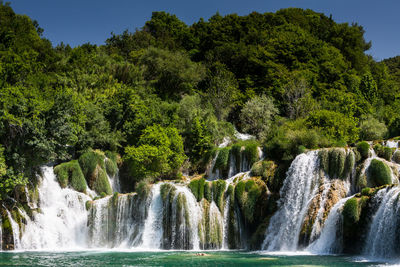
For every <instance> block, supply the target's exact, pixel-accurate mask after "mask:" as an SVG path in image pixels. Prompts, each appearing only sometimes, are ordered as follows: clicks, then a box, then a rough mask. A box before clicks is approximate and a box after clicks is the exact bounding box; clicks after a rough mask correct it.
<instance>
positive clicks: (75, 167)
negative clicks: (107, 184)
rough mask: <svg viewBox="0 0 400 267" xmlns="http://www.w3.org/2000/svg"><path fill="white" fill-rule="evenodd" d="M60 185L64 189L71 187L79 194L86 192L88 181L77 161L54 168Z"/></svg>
mask: <svg viewBox="0 0 400 267" xmlns="http://www.w3.org/2000/svg"><path fill="white" fill-rule="evenodd" d="M54 173H55V174H56V177H57V180H58V183H59V184H60V186H61V187H62V188H65V187H67V186H68V185H69V186H71V187H72V188H73V189H75V190H76V191H79V192H83V193H85V192H86V180H85V176H84V175H83V172H82V170H81V167H80V165H79V163H78V161H77V160H72V161H70V162H66V163H62V164H60V165H57V166H56V167H55V168H54Z"/></svg>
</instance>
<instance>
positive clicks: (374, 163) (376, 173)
mask: <svg viewBox="0 0 400 267" xmlns="http://www.w3.org/2000/svg"><path fill="white" fill-rule="evenodd" d="M368 175H369V178H370V182H371V184H372V186H373V187H376V186H381V185H386V184H391V183H392V173H391V170H390V168H389V167H388V166H387V165H386V164H385V163H384V162H382V161H380V160H377V159H373V160H371V163H370V165H369V167H368Z"/></svg>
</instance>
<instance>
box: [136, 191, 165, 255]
mask: <svg viewBox="0 0 400 267" xmlns="http://www.w3.org/2000/svg"><path fill="white" fill-rule="evenodd" d="M160 187H161V184H160V183H158V184H155V185H153V187H152V189H151V202H150V207H149V212H148V215H147V218H146V221H145V223H144V229H143V243H142V246H141V247H142V248H144V249H159V248H161V247H160V245H161V242H162V235H163V224H162V223H163V221H162V218H163V216H162V215H163V202H162V198H161V193H160Z"/></svg>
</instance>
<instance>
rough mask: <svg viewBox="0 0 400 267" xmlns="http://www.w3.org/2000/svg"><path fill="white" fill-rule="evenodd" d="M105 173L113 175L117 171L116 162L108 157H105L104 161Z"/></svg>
mask: <svg viewBox="0 0 400 267" xmlns="http://www.w3.org/2000/svg"><path fill="white" fill-rule="evenodd" d="M105 166H106V171H107V174H108V175H109V176H111V177H114V176H115V175H116V174H117V172H118V166H117V163H116V162H115V161H113V160H111V159H109V158H107V159H106V162H105Z"/></svg>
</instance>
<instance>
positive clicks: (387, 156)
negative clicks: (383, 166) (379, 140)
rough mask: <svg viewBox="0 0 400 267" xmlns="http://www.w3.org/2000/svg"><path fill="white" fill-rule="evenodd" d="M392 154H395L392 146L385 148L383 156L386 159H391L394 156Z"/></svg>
mask: <svg viewBox="0 0 400 267" xmlns="http://www.w3.org/2000/svg"><path fill="white" fill-rule="evenodd" d="M392 154H393V150H392V149H391V148H390V147H384V148H383V155H382V158H384V159H386V160H387V161H390V160H391V158H392Z"/></svg>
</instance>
